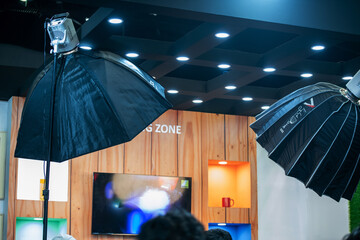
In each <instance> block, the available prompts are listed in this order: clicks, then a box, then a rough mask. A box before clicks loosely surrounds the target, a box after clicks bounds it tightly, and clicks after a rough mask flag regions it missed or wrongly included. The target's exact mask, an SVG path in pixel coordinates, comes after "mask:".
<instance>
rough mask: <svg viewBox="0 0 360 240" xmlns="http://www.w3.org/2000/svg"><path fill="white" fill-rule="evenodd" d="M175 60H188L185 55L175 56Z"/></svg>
mask: <svg viewBox="0 0 360 240" xmlns="http://www.w3.org/2000/svg"><path fill="white" fill-rule="evenodd" d="M176 60H178V61H181V62H186V61H188V60H189V58H188V57H186V56H179V57H177V58H176Z"/></svg>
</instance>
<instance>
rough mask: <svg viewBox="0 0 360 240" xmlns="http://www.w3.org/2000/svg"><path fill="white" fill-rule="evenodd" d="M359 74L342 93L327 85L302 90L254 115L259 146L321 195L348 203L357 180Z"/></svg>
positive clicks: (338, 89) (316, 85)
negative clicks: (345, 200)
mask: <svg viewBox="0 0 360 240" xmlns="http://www.w3.org/2000/svg"><path fill="white" fill-rule="evenodd" d="M359 83H360V73H359V72H358V73H357V74H356V75H355V76H354V78H353V79H352V80H351V81H350V82H349V83H348V84H347V85H346V87H347V88H346V89H344V88H340V87H338V86H336V85H333V84H330V83H323V82H321V83H318V84H314V85H310V86H307V87H304V88H301V89H299V90H297V91H295V92H293V93H291V94H289V95H287V96H286V97H284V98H282V99H280V100H279V101H278V102H276V103H274V104H273V105H272V106H271V107H270V108H269V109H268V110H266V111H264V112H262V113H260V114H259V115H257V116H256V121H255V122H254V123H253V124H252V125H251V126H250V127H251V128H252V129H253V130H254V131H255V133H256V134H257V139H256V140H257V142H258V143H259V144H260V145H261V146H262V147H264V148H265V149H266V151H267V152H268V153H269V158H270V159H272V160H274V161H275V162H276V163H277V164H279V165H280V166H281V167H282V168H283V169H284V170H285V174H286V175H288V176H291V177H295V178H297V179H298V180H300V181H301V182H303V183H304V185H305V186H306V187H308V188H311V189H312V190H314V191H315V192H316V193H317V194H319V195H320V196H322V195H327V196H329V197H331V198H333V199H335V200H336V201H339V200H340V199H341V198H345V199H349V200H350V199H351V198H352V196H353V194H354V192H355V190H356V187H357V185H358V182H359V179H360V162H359V157H360V155H359V154H360V112H359V103H360V102H359V98H360V87H359Z"/></svg>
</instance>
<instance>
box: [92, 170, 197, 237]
mask: <svg viewBox="0 0 360 240" xmlns="http://www.w3.org/2000/svg"><path fill="white" fill-rule="evenodd" d="M172 208H183V209H185V210H187V211H189V212H191V178H189V177H163V176H149V175H135V174H121V173H94V176H93V210H92V228H91V232H92V234H109V235H113V234H120V235H123V234H131V235H135V234H138V233H139V231H140V227H141V225H142V224H143V223H145V222H146V221H148V220H150V219H152V218H154V217H156V216H158V215H163V214H165V213H166V212H168V211H169V210H171V209H172Z"/></svg>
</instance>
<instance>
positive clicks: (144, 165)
mask: <svg viewBox="0 0 360 240" xmlns="http://www.w3.org/2000/svg"><path fill="white" fill-rule="evenodd" d="M124 173H133V174H151V133H149V132H147V131H143V132H141V133H140V134H139V135H137V136H136V137H135V138H134V139H133V140H131V141H130V142H127V143H125V158H124Z"/></svg>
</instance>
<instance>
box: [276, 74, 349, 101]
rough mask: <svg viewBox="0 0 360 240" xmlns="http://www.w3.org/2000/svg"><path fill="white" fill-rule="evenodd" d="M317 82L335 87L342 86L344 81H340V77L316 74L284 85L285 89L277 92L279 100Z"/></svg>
mask: <svg viewBox="0 0 360 240" xmlns="http://www.w3.org/2000/svg"><path fill="white" fill-rule="evenodd" d="M317 82H329V83H332V84H335V85H339V83H340V84H343V83H344V82H345V81H344V80H342V79H341V77H340V76H337V75H331V74H316V75H314V76H313V77H311V78H304V79H302V80H300V81H296V82H294V83H291V84H288V85H286V86H285V87H282V88H281V89H280V91H279V98H282V97H284V96H286V95H287V94H289V93H291V92H293V91H295V90H297V89H299V88H302V87H305V86H308V85H312V84H315V83H317Z"/></svg>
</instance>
